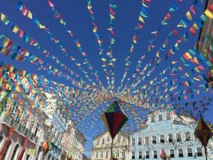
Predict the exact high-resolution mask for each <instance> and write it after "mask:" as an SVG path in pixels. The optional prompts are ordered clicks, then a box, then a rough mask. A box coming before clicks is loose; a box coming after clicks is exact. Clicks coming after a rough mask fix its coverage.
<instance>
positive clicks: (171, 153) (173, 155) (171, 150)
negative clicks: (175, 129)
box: [170, 149, 175, 158]
mask: <svg viewBox="0 0 213 160" xmlns="http://www.w3.org/2000/svg"><path fill="white" fill-rule="evenodd" d="M170 157H171V158H174V157H175V153H174V150H173V149H170Z"/></svg>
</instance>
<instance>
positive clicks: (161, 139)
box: [160, 135, 164, 143]
mask: <svg viewBox="0 0 213 160" xmlns="http://www.w3.org/2000/svg"><path fill="white" fill-rule="evenodd" d="M160 142H161V143H164V135H160Z"/></svg>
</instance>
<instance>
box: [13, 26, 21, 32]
mask: <svg viewBox="0 0 213 160" xmlns="http://www.w3.org/2000/svg"><path fill="white" fill-rule="evenodd" d="M18 30H19V28H18V26H16V25H15V26H14V27H13V31H12V32H14V33H17V32H18Z"/></svg>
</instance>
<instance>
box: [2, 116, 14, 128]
mask: <svg viewBox="0 0 213 160" xmlns="http://www.w3.org/2000/svg"><path fill="white" fill-rule="evenodd" d="M3 122H5V123H6V124H7V125H9V126H11V124H12V122H13V119H12V118H11V117H9V116H5V117H4V121H3Z"/></svg>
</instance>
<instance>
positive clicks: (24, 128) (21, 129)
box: [19, 125, 27, 135]
mask: <svg viewBox="0 0 213 160" xmlns="http://www.w3.org/2000/svg"><path fill="white" fill-rule="evenodd" d="M26 131H27V128H26V127H25V126H22V125H20V127H19V132H20V133H21V134H23V135H26Z"/></svg>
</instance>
